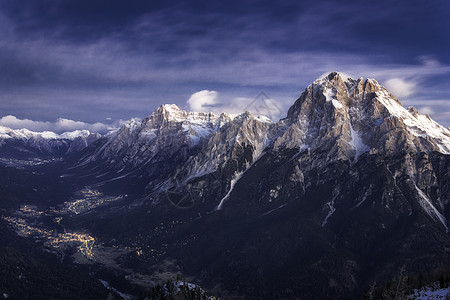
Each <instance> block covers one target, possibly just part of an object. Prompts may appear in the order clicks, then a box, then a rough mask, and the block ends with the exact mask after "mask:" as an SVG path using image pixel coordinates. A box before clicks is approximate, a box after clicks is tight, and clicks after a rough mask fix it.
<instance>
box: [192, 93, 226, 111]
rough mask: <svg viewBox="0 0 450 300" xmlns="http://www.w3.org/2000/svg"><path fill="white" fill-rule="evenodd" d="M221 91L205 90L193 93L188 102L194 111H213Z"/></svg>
mask: <svg viewBox="0 0 450 300" xmlns="http://www.w3.org/2000/svg"><path fill="white" fill-rule="evenodd" d="M218 97H219V93H218V92H216V91H208V90H203V91H200V92H196V93H193V94H192V95H191V97H190V98H189V99H188V101H187V104H188V105H189V108H190V109H191V110H192V111H211V110H212V107H214V106H215V105H217V102H218Z"/></svg>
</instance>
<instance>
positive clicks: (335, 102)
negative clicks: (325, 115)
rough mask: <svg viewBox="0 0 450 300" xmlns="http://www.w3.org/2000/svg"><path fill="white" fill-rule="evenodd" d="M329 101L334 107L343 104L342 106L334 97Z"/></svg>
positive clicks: (338, 107)
mask: <svg viewBox="0 0 450 300" xmlns="http://www.w3.org/2000/svg"><path fill="white" fill-rule="evenodd" d="M331 103H333V105H334V107H336V108H337V109H340V108H343V107H344V106H342V104H341V103H340V102H339V101H337V100H335V99H333V100H331Z"/></svg>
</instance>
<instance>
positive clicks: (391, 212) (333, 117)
mask: <svg viewBox="0 0 450 300" xmlns="http://www.w3.org/2000/svg"><path fill="white" fill-rule="evenodd" d="M449 158H450V131H449V130H448V129H446V128H444V127H442V126H441V125H439V124H438V123H436V122H434V121H433V120H432V119H431V118H430V117H429V116H427V115H421V114H419V113H418V112H417V111H416V110H415V109H414V108H409V109H405V108H404V107H403V106H402V105H401V103H400V102H399V100H397V99H396V98H395V97H394V96H393V95H392V94H390V93H389V92H388V91H387V90H386V89H385V88H384V87H382V86H381V85H379V84H378V82H377V81H376V80H374V79H363V78H359V79H357V80H354V79H352V78H347V77H345V76H343V75H341V74H339V73H336V72H333V73H330V74H328V75H327V76H324V77H321V78H319V79H317V80H316V81H314V82H313V83H312V84H311V85H310V86H308V87H307V88H306V89H305V91H304V92H303V93H302V94H301V96H300V97H299V98H298V99H297V100H296V101H295V103H294V104H293V105H292V107H291V108H290V109H289V111H288V113H287V116H286V118H284V119H282V120H280V121H278V122H272V121H271V120H269V119H267V118H265V117H262V116H254V115H253V114H252V113H250V112H245V113H242V114H239V115H228V114H221V115H215V114H212V113H197V112H186V111H183V110H181V109H179V108H178V107H177V106H175V105H162V106H160V107H159V108H157V109H156V110H155V111H154V112H153V113H152V114H151V115H150V116H148V117H147V118H145V119H144V120H142V121H137V120H130V121H129V122H128V123H126V124H125V125H124V126H123V127H122V128H121V129H119V130H118V131H116V132H114V133H112V134H110V135H107V136H105V137H103V138H101V139H99V140H97V141H96V142H95V143H92V144H90V145H89V146H88V147H86V148H84V149H83V150H81V151H78V152H75V153H73V154H72V155H71V156H68V157H66V158H65V159H64V160H63V161H61V162H57V163H54V164H49V165H44V166H39V167H34V169H33V168H32V169H30V171H34V170H37V171H38V172H37V173H38V174H42V175H36V176H50V175H51V176H53V177H52V178H58V180H53V181H52V182H54V184H55V188H54V189H55V191H56V190H59V191H63V192H64V193H70V192H72V190H73V193H74V196H73V197H72V198H68V199H67V198H64V197H62V196H59V197H54V199H55V200H52V201H54V202H51V201H49V202H51V203H49V204H48V206H52V205H53V206H54V207H59V208H60V209H59V210H53V211H52V212H51V213H48V214H50V215H51V216H52V217H54V218H55V219H57V220H59V221H58V223H57V224H55V225H54V226H56V227H57V228H60V226H64V232H66V231H67V230H68V229H70V230H73V231H77V232H78V231H81V232H82V233H83V234H87V233H89V234H90V235H92V236H95V237H96V239H97V240H98V244H99V246H98V248H95V249H94V250H92V251H94V255H93V257H94V258H92V259H93V260H94V261H95V260H96V259H97V260H96V261H97V262H98V263H99V264H100V265H101V264H103V265H105V266H106V268H109V269H110V268H113V269H114V270H116V271H117V272H119V271H118V270H120V271H121V272H122V271H124V270H125V271H126V272H132V274H133V276H131V275H129V273H127V274H128V275H126V276H131V277H127V278H131V279H129V280H128V279H127V280H128V281H129V282H131V281H133V280H134V281H133V282H135V281H136V280H135V278H144V275H145V276H149V277H148V278H151V279H148V280H150V281H152V280H155V281H157V278H160V279H164V280H167V279H169V280H171V279H173V278H167V276H168V274H169V275H172V276H173V277H175V276H177V275H178V274H182V275H183V276H184V277H185V278H188V279H189V282H192V283H195V284H199V285H200V286H202V287H205V288H207V289H208V290H209V291H210V292H211V293H212V294H213V295H215V296H221V297H223V298H251V299H266V298H277V299H279V298H287V299H289V298H296V297H297V298H302V299H318V298H336V299H348V298H360V297H362V295H363V292H364V291H365V290H368V289H369V287H370V286H371V285H372V284H374V283H375V282H376V283H378V284H380V285H382V284H384V283H385V282H388V281H389V280H391V279H392V278H393V277H395V276H396V274H397V272H398V270H399V269H402V270H404V271H405V272H407V273H409V274H419V273H421V272H423V273H427V272H428V273H432V272H433V271H434V270H435V269H436V268H438V267H442V266H448V265H450V250H449V249H450V238H449V234H448V220H449V218H450V205H449V202H450V181H449V178H450V159H449ZM32 174H34V173H32ZM30 176H31V175H30ZM31 178H33V177H32V176H31ZM6 182H7V181H6ZM45 182H47V181H45ZM45 187H46V190H45V193H47V192H48V190H47V189H48V187H47V185H45ZM66 187H68V188H66ZM38 192H39V193H41V191H40V189H38ZM42 193H44V192H42ZM60 195H64V194H60ZM80 195H83V197H82V198H80V197H81V196H80ZM112 199H114V200H112ZM58 201H59V202H58ZM81 205H83V207H82V209H81V210H75V209H74V207H75V208H76V207H78V206H81ZM67 207H69V208H70V209H72V211H76V213H69V212H66V211H64V209H65V208H67ZM58 214H60V215H58ZM22 215H23V214H22ZM59 217H64V218H63V219H62V221H61V219H59ZM8 220H10V219H8ZM33 224H39V222H36V220H35V219H33ZM45 224H46V226H49V222H48V221H47V222H46V223H45ZM100 245H101V246H100ZM118 249H122V250H120V251H123V252H120V251H119V250H118ZM95 251H98V253H99V254H98V255H97V256H95ZM105 253H109V254H108V257H110V255H111V253H123V254H122V255H119V254H117V257H116V258H115V260H114V259H111V258H109V259H108V260H106V259H104V257H105ZM74 257H76V256H75V255H74ZM403 266H405V267H404V268H402V267H403ZM130 270H132V271H130ZM143 274H144V275H143ZM133 278H134V279H133ZM164 280H163V281H164ZM150 281H149V282H150Z"/></svg>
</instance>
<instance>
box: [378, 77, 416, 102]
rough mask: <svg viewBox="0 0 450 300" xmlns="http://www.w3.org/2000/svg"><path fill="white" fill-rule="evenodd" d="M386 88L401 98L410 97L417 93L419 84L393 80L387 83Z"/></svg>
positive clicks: (400, 79)
mask: <svg viewBox="0 0 450 300" xmlns="http://www.w3.org/2000/svg"><path fill="white" fill-rule="evenodd" d="M385 85H386V88H387V89H388V90H389V91H390V92H391V93H393V94H394V95H395V96H397V97H399V98H403V97H408V96H409V95H412V94H413V93H414V92H415V89H416V87H417V84H416V83H415V82H413V81H407V80H405V79H402V78H391V79H388V80H386V82H385Z"/></svg>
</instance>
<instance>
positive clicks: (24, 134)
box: [0, 126, 101, 160]
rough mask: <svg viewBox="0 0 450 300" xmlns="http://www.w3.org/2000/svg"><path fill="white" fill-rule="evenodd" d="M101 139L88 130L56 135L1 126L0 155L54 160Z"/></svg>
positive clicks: (48, 132)
mask: <svg viewBox="0 0 450 300" xmlns="http://www.w3.org/2000/svg"><path fill="white" fill-rule="evenodd" d="M100 137H101V135H100V134H97V133H90V132H89V131H88V130H76V131H72V132H65V133H62V134H56V133H54V132H51V131H44V132H33V131H30V130H28V129H16V130H14V129H11V128H8V127H4V126H0V155H1V157H2V158H15V159H21V160H23V159H25V160H26V159H36V158H42V159H46V158H54V157H60V156H63V155H65V154H68V153H73V152H77V151H80V150H82V149H84V148H86V147H87V146H89V145H90V144H92V143H93V142H95V141H96V140H98V139H99V138H100Z"/></svg>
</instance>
